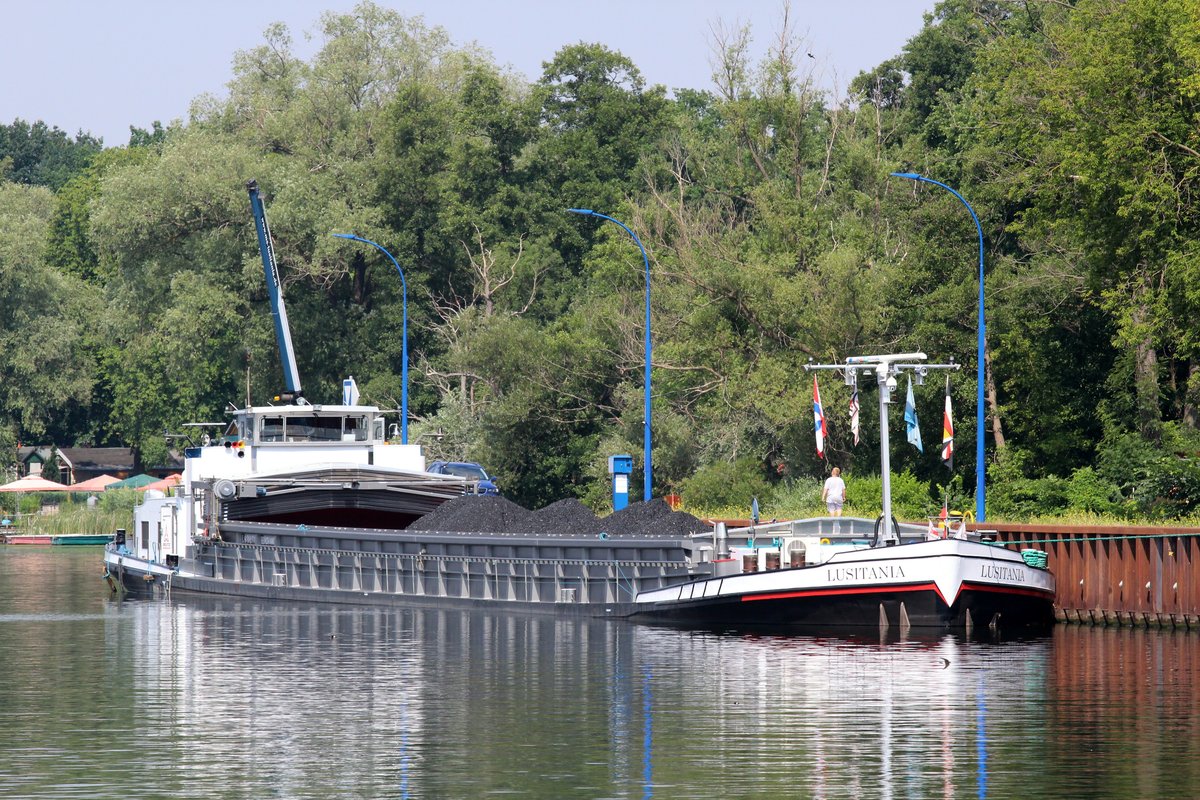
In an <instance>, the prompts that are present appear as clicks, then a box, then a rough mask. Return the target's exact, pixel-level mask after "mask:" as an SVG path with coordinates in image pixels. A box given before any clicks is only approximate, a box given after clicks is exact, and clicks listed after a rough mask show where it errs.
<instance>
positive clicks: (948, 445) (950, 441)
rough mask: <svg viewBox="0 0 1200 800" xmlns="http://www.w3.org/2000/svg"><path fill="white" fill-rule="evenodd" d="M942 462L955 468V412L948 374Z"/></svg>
mask: <svg viewBox="0 0 1200 800" xmlns="http://www.w3.org/2000/svg"><path fill="white" fill-rule="evenodd" d="M942 463H943V464H945V465H946V467H947V468H948V469H951V470H952V469H954V412H953V410H952V409H951V407H950V376H949V375H947V376H946V410H945V411H943V412H942Z"/></svg>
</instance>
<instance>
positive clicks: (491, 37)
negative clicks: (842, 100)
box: [0, 0, 934, 146]
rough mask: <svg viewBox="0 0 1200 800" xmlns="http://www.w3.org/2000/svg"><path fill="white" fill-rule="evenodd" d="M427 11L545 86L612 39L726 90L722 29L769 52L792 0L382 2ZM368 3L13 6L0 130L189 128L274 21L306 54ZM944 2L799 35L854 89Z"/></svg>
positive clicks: (665, 79)
mask: <svg viewBox="0 0 1200 800" xmlns="http://www.w3.org/2000/svg"><path fill="white" fill-rule="evenodd" d="M377 3H378V4H379V5H381V6H385V7H388V8H393V9H395V10H396V11H398V12H400V13H402V14H404V15H406V16H416V15H422V16H424V18H425V21H426V23H427V24H429V25H440V26H442V27H443V28H445V29H446V30H447V31H448V32H449V34H450V36H451V38H452V39H453V40H454V42H455V43H456V44H465V43H467V42H471V41H474V42H476V43H478V44H480V45H482V46H483V47H485V48H487V49H488V50H490V51H491V52H492V54H493V55H494V56H495V58H496V60H497V61H498V62H499V63H501V64H507V65H510V66H512V67H513V68H515V69H516V70H517V71H518V72H520V73H522V74H524V75H526V76H527V77H528V78H530V79H531V80H533V79H536V78H537V77H538V76H539V75H540V74H541V68H542V62H543V61H547V60H549V59H550V58H552V57H553V55H554V53H555V52H556V51H557V50H558V49H559V48H561V47H562V46H564V45H567V44H572V43H575V42H579V41H586V42H600V43H602V44H604V45H606V46H608V47H609V48H611V49H614V50H619V51H620V52H622V53H624V54H625V55H626V56H628V57H629V58H630V59H632V60H633V62H634V63H635V64H636V65H637V66H638V68H639V69H640V70H641V71H642V74H643V75H644V76H645V78H646V82H647V84H656V83H661V84H664V85H666V86H667V87H668V88H674V87H680V86H685V87H689V88H695V89H705V88H710V87H711V85H712V81H711V74H712V68H711V66H710V63H709V62H710V59H711V55H712V48H711V41H712V34H711V29H712V26H713V25H714V24H715V23H718V22H724V23H725V24H726V26H727V27H732V26H735V25H738V24H741V23H749V24H750V25H751V27H752V30H753V32H754V42H753V50H754V52H755V53H756V54H761V53H762V52H763V50H764V49H765V48H766V46H767V44H768V43H769V41H770V40H771V39H772V37H773V36H775V35H776V34H777V33H778V30H779V22H780V19H781V16H782V9H783V3H782V2H781V0H740V1H735V0H605V2H602V3H596V2H588V3H579V2H576V3H570V2H563V1H562V0H558V1H557V2H547V1H546V0H506V1H500V0H489V1H488V2H484V0H440V1H439V0H377ZM354 5H355V0H236V1H235V0H199V1H198V2H197V1H195V0H193V1H192V2H184V0H110V2H97V0H4V2H3V14H2V15H0V19H3V21H4V27H5V29H6V32H5V35H4V45H3V46H2V47H0V123H2V124H9V123H11V122H12V121H13V120H14V119H17V118H20V119H23V120H25V121H27V122H34V121H36V120H42V121H44V122H45V123H46V124H47V125H51V126H56V127H58V128H61V129H63V130H65V131H66V132H67V133H69V134H71V135H74V134H75V133H77V132H78V131H80V130H84V131H88V132H90V133H91V134H92V135H94V136H100V137H102V138H103V139H104V143H105V144H106V145H109V146H113V145H123V144H126V143H127V142H128V141H129V126H130V125H136V126H137V127H141V128H149V127H150V125H151V123H153V122H154V121H155V120H159V121H161V122H163V123H164V124H165V123H168V122H170V121H171V120H175V119H180V120H184V121H185V122H186V120H187V115H188V108H189V106H190V104H191V101H192V99H193V98H195V97H196V96H197V95H200V94H202V93H205V92H210V93H213V94H217V95H223V94H224V93H225V85H226V83H227V82H228V81H229V79H230V78H231V76H232V72H231V64H232V60H233V54H234V53H235V52H236V51H238V50H245V49H248V48H251V47H254V46H256V45H259V44H261V43H262V41H263V36H262V33H263V31H264V30H265V29H266V27H267V26H268V25H269V24H271V23H273V22H284V23H286V24H287V25H288V27H289V28H290V29H291V32H292V38H293V40H294V41H295V42H296V46H297V52H298V54H300V55H302V56H305V57H308V56H310V55H311V54H312V53H313V52H315V50H316V48H317V46H318V42H316V41H314V42H312V43H306V42H305V34H306V33H308V32H312V31H315V30H316V29H317V25H316V23H317V20H318V18H319V17H320V15H321V13H322V12H323V11H338V12H347V11H349V10H351V9H352V8H353V7H354ZM933 6H934V0H834V1H831V0H793V2H792V5H791V9H792V18H793V20H794V26H795V30H796V33H797V34H798V35H799V36H800V37H801V39H802V40H803V41H804V43H805V48H804V49H805V52H807V53H811V54H812V55H813V56H814V58H813V59H812V60H811V68H812V69H813V75H814V78H815V79H816V80H817V82H818V83H819V85H821V86H822V87H823V88H826V89H829V90H834V89H838V90H844V88H845V86H846V84H848V83H849V82H850V80H851V79H852V78H853V77H854V76H855V75H857V74H858V73H859V72H860V71H861V70H864V69H870V68H872V67H874V66H876V65H878V64H879V63H880V62H882V61H884V60H886V59H888V58H890V57H892V56H894V55H897V54H898V53H899V52H900V50H901V48H902V47H903V46H904V43H905V42H906V41H908V39H909V38H910V37H911V36H913V35H914V34H916V33H917V32H918V31H919V30H920V29H921V27H922V25H923V24H924V19H923V14H924V13H925V12H928V11H932V10H933Z"/></svg>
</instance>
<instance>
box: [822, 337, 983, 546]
mask: <svg viewBox="0 0 1200 800" xmlns="http://www.w3.org/2000/svg"><path fill="white" fill-rule="evenodd" d="M926 358H927V356H926V355H925V354H924V353H894V354H892V355H880V356H851V357H850V358H847V359H846V363H845V364H812V363H809V364H805V365H804V371H805V372H807V371H809V370H813V369H833V370H841V371H842V372H843V374H844V375H845V378H846V385H847V386H858V373H859V372H862V373H864V374H870V373H874V374H875V380H876V382H877V383H878V384H879V472H880V475H881V476H882V480H883V514H882V516H880V518H879V520H878V521H877V522H876V525H875V530H876V533H879V532H880V526H881V525H882V535H879V536H877V537H876V538H875V541H876V542H878V543H879V544H882V545H883V546H885V547H887V546H891V545H894V544H899V543H900V533H899V531H897V530H896V528H895V526H894V525H893V524H892V473H891V448H890V445H889V443H888V408H887V407H888V405H889V404H890V403H891V402H892V390H893V389H895V388H896V376H897V375H899V374H900V373H901V372H913V373H915V374H916V376H917V384H918V385H920V384H922V383H924V382H925V376H926V375H927V374H928V373H929V370H931V369H955V370H956V369H959V368H960V365H959V364H955V363H954V362H953V359H952V360H951V362H950V363H949V364H920V363H904V362H920V361H924V360H925V359H926Z"/></svg>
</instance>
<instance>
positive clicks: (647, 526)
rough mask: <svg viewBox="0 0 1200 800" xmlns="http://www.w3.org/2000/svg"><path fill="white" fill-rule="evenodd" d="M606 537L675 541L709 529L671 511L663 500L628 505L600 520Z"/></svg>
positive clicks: (690, 517) (703, 524) (695, 520)
mask: <svg viewBox="0 0 1200 800" xmlns="http://www.w3.org/2000/svg"><path fill="white" fill-rule="evenodd" d="M601 524H602V527H603V530H604V532H605V533H607V534H608V535H609V536H652V537H656V538H657V537H663V538H668V539H677V538H682V537H685V536H691V535H692V534H693V533H699V532H700V531H706V530H708V527H709V526H708V525H706V524H705V523H703V522H701V521H700V520H698V519H697V518H696V517H693V516H692V515H691V514H688V513H686V512H684V511H673V510H671V506H670V505H668V504H667V501H666V500H663V499H661V498H657V499H654V500H651V501H650V502H648V503H630V504H629V505H628V506H626V507H625V508H622V509H621V510H620V511H617V512H614V513H612V514H610V515H609V516H607V517H605V518H604V519H602V520H601Z"/></svg>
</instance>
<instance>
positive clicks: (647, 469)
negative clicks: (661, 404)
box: [567, 208, 653, 503]
mask: <svg viewBox="0 0 1200 800" xmlns="http://www.w3.org/2000/svg"><path fill="white" fill-rule="evenodd" d="M567 211H570V212H571V213H572V214H582V215H584V216H587V217H599V218H600V219H606V220H608V221H609V222H615V223H616V224H618V225H620V226H621V227H622V228H624V229H625V232H626V233H628V234H629V235H630V236H632V237H633V241H634V243H635V244H637V246H638V249H639V250H641V251H642V264H644V265H645V268H646V337H645V340H646V374H645V377H644V379H643V383H644V384H645V390H644V393H645V403H644V405H645V408H644V410H643V412H642V451H643V455H642V458H643V466H644V479H643V484H644V485H643V490H642V500H643V501H645V502H647V503H648V502H650V484H651V476H652V475H653V469H652V467H651V464H650V259H649V258H648V257H647V256H646V248H645V247H642V240H641V239H639V238H638V237H637V234H636V233H634V232H633V231H631V230H630V229H629V226H628V225H626V224H625V223H624V222H621V221H620V220H616V219H613V218H612V217H610V216H607V215H605V214H601V213H600V212H598V211H592V210H591V209H590V208H568V209H567Z"/></svg>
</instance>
